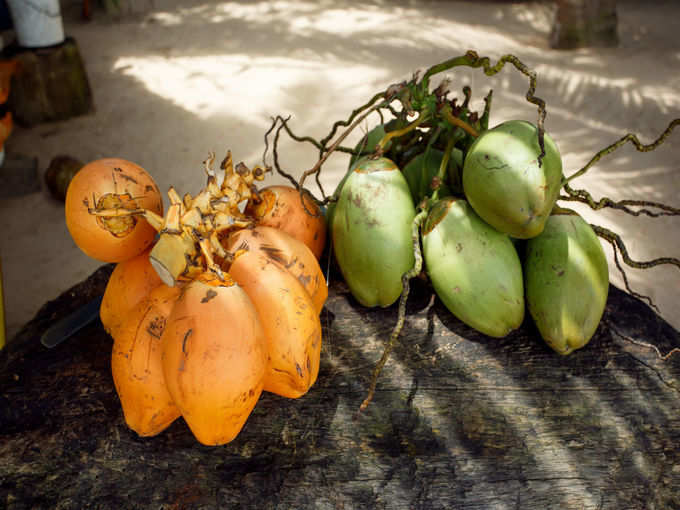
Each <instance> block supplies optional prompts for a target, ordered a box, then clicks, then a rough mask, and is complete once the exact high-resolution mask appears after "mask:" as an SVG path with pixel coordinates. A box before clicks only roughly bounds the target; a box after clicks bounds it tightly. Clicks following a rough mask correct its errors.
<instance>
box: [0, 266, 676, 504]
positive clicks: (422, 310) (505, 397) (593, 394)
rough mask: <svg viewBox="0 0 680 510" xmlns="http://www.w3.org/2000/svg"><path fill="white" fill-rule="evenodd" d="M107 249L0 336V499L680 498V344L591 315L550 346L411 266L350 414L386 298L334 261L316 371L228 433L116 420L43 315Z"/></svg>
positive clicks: (659, 331) (78, 357)
mask: <svg viewBox="0 0 680 510" xmlns="http://www.w3.org/2000/svg"><path fill="white" fill-rule="evenodd" d="M111 270H112V267H111V266H103V267H102V268H100V269H99V270H98V271H96V272H95V273H94V274H93V275H92V276H90V277H89V278H88V279H87V280H86V281H84V282H82V283H80V284H78V285H76V286H75V287H73V288H72V289H70V290H68V291H67V292H65V293H64V294H62V295H61V296H60V297H59V298H57V299H56V300H54V301H51V302H49V303H47V304H45V305H44V306H43V308H42V309H41V310H40V311H39V313H38V314H37V316H36V317H35V318H34V319H33V320H32V321H31V322H29V323H28V324H26V325H25V327H24V328H23V329H22V330H21V332H20V333H19V334H18V335H17V336H16V337H15V338H14V339H13V341H11V342H10V343H9V344H8V345H7V346H6V348H5V349H4V350H2V351H0V458H2V459H3V462H2V463H0V506H2V507H3V508H7V509H10V510H13V509H28V508H104V509H108V508H115V509H133V508H165V509H171V508H202V509H212V508H215V509H217V508H262V509H269V508H361V507H365V508H389V509H402V508H403V509H411V508H447V509H480V510H481V509H488V508H510V507H512V508H522V509H524V510H531V509H541V510H544V509H545V508H562V509H579V510H580V509H584V508H585V509H596V508H597V509H624V508H626V509H628V508H680V492H678V491H677V488H678V487H680V449H679V448H678V444H680V398H679V397H680V356H673V357H671V358H670V359H668V360H667V361H662V360H660V359H659V358H658V356H657V354H656V353H655V352H654V351H653V350H652V349H649V348H645V347H642V346H640V345H637V344H635V343H631V342H629V341H626V340H623V339H622V338H621V337H619V336H617V335H616V334H614V333H612V331H611V329H610V328H609V327H607V326H606V325H601V326H600V328H599V329H598V331H597V333H596V335H595V337H594V338H593V340H592V341H591V342H590V344H589V345H588V346H587V347H586V348H584V349H582V350H580V351H577V352H575V353H574V354H572V355H570V356H568V357H560V356H558V355H556V354H555V353H554V352H553V351H552V350H550V349H549V348H548V347H547V346H546V345H545V344H544V343H543V342H542V341H541V340H540V338H539V336H538V333H537V332H536V330H535V329H533V326H531V324H530V321H527V320H525V323H524V325H523V326H522V328H520V329H519V330H518V331H516V332H515V333H513V334H511V335H510V336H509V337H507V338H504V339H502V340H496V339H491V338H488V337H484V336H482V335H480V334H478V333H476V332H475V331H473V330H471V329H470V328H468V327H467V326H465V325H464V324H462V323H461V322H459V321H457V320H456V319H455V318H453V317H452V316H451V315H450V314H449V313H448V311H447V310H446V309H445V308H444V307H443V305H442V304H441V303H440V302H439V301H438V300H437V299H436V298H434V297H433V295H432V293H431V292H430V291H429V290H428V289H427V288H426V287H425V286H424V285H422V284H416V283H415V282H414V288H412V293H411V296H410V298H409V302H408V315H407V320H406V325H405V328H404V331H403V333H402V336H401V338H400V341H399V343H398V346H397V348H396V349H395V350H394V351H393V354H392V357H391V358H390V360H389V362H388V363H387V365H386V366H385V368H384V370H383V372H382V374H381V377H380V380H379V383H378V387H377V391H376V394H375V397H374V399H373V402H372V403H371V405H370V406H369V408H368V409H367V410H366V411H365V412H364V413H363V414H362V415H360V416H359V417H358V419H356V420H355V414H356V412H357V409H358V408H359V405H360V404H361V402H362V400H363V398H364V397H365V396H366V391H367V388H368V384H369V378H370V375H371V372H372V369H373V367H374V365H375V363H376V361H377V359H378V358H379V356H380V354H381V353H382V349H383V346H384V341H385V339H386V338H387V337H388V336H389V333H390V331H391V329H392V327H393V325H394V324H395V321H396V316H397V310H396V307H394V306H393V307H390V308H388V309H384V310H383V309H380V310H374V309H373V310H369V309H365V308H363V307H361V306H359V305H358V304H357V303H356V302H355V301H354V300H353V298H352V297H351V296H350V294H349V291H348V289H347V287H346V286H345V285H344V284H343V283H342V282H341V281H340V279H339V277H337V276H333V275H331V282H332V283H331V286H330V293H329V298H328V301H327V303H326V306H325V310H324V311H322V315H321V317H322V322H323V324H324V328H325V330H324V352H323V353H322V365H321V371H320V373H319V378H318V381H317V383H316V385H315V386H314V387H313V388H312V389H311V390H310V391H309V393H308V394H307V395H305V396H304V397H302V398H300V399H297V400H291V399H285V398H281V397H277V396H275V395H272V394H263V396H262V398H261V399H260V401H259V403H258V404H257V406H256V408H255V410H254V412H253V414H252V415H251V416H250V418H249V419H248V422H247V423H246V425H245V427H244V429H243V430H242V431H241V433H240V435H239V436H238V437H237V438H236V439H235V440H234V441H233V442H231V443H229V444H228V445H226V446H223V447H205V446H201V445H200V444H198V443H197V442H196V440H195V439H194V438H193V436H192V435H191V432H190V431H189V429H188V428H187V426H186V424H185V423H184V422H183V421H182V420H181V419H180V420H178V421H176V422H175V423H174V424H173V425H171V426H170V428H169V429H167V430H166V431H165V432H163V433H162V434H160V435H159V436H156V437H153V438H139V437H138V436H136V434H135V433H134V432H132V431H131V430H129V429H128V428H127V427H126V425H125V423H124V421H123V416H122V412H121V407H120V403H119V401H118V397H117V395H116V393H115V389H114V386H113V381H112V377H111V370H110V358H111V346H112V340H111V338H110V337H109V336H108V335H107V334H106V333H105V332H104V330H103V328H102V327H101V325H100V324H98V323H96V324H92V325H90V326H88V327H86V328H84V329H83V330H81V331H80V332H79V333H78V334H77V335H76V336H74V337H73V338H71V339H70V340H68V341H67V342H65V343H63V344H61V345H59V346H58V347H56V348H54V349H51V350H48V349H46V348H45V347H43V346H42V345H41V344H40V336H41V334H42V333H43V332H44V331H45V329H46V328H47V327H48V326H50V325H51V324H53V323H54V322H55V321H56V320H58V319H59V318H61V317H63V316H65V315H66V314H68V313H69V312H71V311H73V310H74V309H76V308H77V307H79V306H81V305H82V304H84V303H86V302H87V301H89V300H90V299H92V298H93V297H95V296H97V295H98V294H100V293H102V292H103V290H104V287H105V285H106V282H107V280H108V277H109V275H110V273H111ZM609 296H610V297H609V301H608V304H607V309H606V312H605V317H604V319H605V321H606V322H607V323H610V324H612V325H614V327H616V329H617V330H618V331H619V332H620V333H623V334H625V335H627V336H629V337H632V338H634V339H635V340H636V341H642V342H647V343H649V344H652V345H655V346H656V347H657V348H658V349H659V350H660V351H662V352H667V351H669V350H670V349H672V348H674V347H677V346H679V345H680V333H678V331H676V330H674V329H673V328H672V327H671V326H669V325H668V324H667V323H666V322H664V321H663V320H662V319H661V318H660V317H659V316H657V315H656V314H655V313H654V312H653V311H652V310H651V309H650V308H648V307H647V306H646V305H645V304H644V303H643V302H641V301H638V300H637V299H635V298H633V297H631V296H629V295H627V294H625V293H623V292H622V291H620V290H619V289H617V288H614V287H612V288H611V289H610V295H609Z"/></svg>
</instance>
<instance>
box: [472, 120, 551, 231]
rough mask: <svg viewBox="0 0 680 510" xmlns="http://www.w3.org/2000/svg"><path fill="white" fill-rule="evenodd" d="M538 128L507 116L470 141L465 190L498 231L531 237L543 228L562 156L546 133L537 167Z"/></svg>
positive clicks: (479, 212)
mask: <svg viewBox="0 0 680 510" xmlns="http://www.w3.org/2000/svg"><path fill="white" fill-rule="evenodd" d="M537 133H538V130H537V129H536V126H534V125H533V124H531V123H530V122H526V121H523V120H511V121H508V122H504V123H502V124H500V125H498V126H496V127H494V128H493V129H490V130H488V131H484V132H483V133H482V134H481V135H479V137H478V138H477V140H475V142H474V143H473V144H472V146H471V147H470V150H469V151H468V153H467V155H466V157H465V164H464V167H463V189H464V191H465V196H466V198H467V199H468V200H469V202H470V205H472V207H473V208H474V210H475V211H476V212H477V214H479V215H480V216H481V217H482V218H483V219H484V221H486V222H487V223H488V224H490V225H491V226H493V227H494V228H496V229H497V230H499V231H501V232H505V233H506V234H509V235H511V236H513V237H517V238H520V239H530V238H532V237H535V236H537V235H538V234H540V233H541V232H542V231H543V226H544V225H545V222H546V221H547V219H548V216H549V215H550V211H552V208H553V206H554V205H555V201H556V200H557V196H558V194H559V190H560V187H561V181H562V159H561V157H560V153H559V151H558V149H557V146H556V145H555V142H553V140H552V138H550V136H548V135H547V134H545V137H544V146H545V156H544V157H543V160H542V164H541V166H540V167H539V166H538V156H539V154H540V148H539V145H538V135H537Z"/></svg>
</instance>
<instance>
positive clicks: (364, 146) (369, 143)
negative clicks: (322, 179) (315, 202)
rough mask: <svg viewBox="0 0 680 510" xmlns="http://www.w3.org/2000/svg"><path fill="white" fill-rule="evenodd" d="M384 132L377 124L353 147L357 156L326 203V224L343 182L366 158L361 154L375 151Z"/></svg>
mask: <svg viewBox="0 0 680 510" xmlns="http://www.w3.org/2000/svg"><path fill="white" fill-rule="evenodd" d="M385 134H386V131H385V125H384V124H378V125H377V126H375V127H374V128H373V129H371V130H370V131H369V132H368V133H366V134H365V135H364V136H363V137H362V138H361V140H360V141H359V143H357V145H356V147H354V151H355V152H356V153H357V154H354V155H352V157H351V158H350V160H349V167H348V170H347V172H346V173H345V175H344V176H343V177H342V179H341V180H340V182H339V183H338V185H337V186H336V188H335V191H334V192H333V200H331V201H330V202H329V203H328V206H327V207H326V211H325V214H326V224H328V225H330V224H331V223H332V222H333V214H334V213H335V204H336V203H337V199H338V198H339V197H340V192H341V191H342V187H343V186H344V185H345V181H346V180H347V178H348V177H349V176H350V174H351V173H352V171H353V170H354V169H355V168H356V167H357V165H358V164H359V163H360V162H361V161H362V160H363V159H365V158H366V157H367V156H361V155H360V153H361V152H372V151H375V149H377V147H378V143H380V140H382V139H383V137H384V136H385ZM390 145H391V142H387V147H386V148H389V147H390Z"/></svg>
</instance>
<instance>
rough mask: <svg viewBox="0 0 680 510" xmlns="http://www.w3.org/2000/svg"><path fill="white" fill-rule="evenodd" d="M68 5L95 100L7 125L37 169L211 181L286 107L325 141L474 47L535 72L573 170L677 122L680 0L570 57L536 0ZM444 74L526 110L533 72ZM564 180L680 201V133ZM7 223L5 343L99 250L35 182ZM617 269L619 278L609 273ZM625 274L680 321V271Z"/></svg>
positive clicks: (653, 224)
mask: <svg viewBox="0 0 680 510" xmlns="http://www.w3.org/2000/svg"><path fill="white" fill-rule="evenodd" d="M62 6H63V7H62V11H63V15H64V24H65V30H66V33H67V34H69V35H71V36H73V37H75V39H76V41H77V42H78V44H79V48H80V51H81V53H82V56H83V58H84V60H85V62H86V67H87V72H88V75H89V79H90V82H91V86H92V89H93V91H94V96H95V103H96V113H95V114H92V115H88V116H83V117H79V118H74V119H71V120H68V121H66V122H59V123H51V124H45V125H40V126H38V127H35V128H32V129H16V130H15V132H14V133H13V134H12V136H11V138H10V139H9V141H8V144H7V148H8V150H11V151H15V152H19V153H22V154H26V155H30V156H38V157H39V160H40V168H41V171H44V169H45V168H46V167H47V165H48V164H49V161H50V160H51V159H52V157H54V156H56V155H58V154H70V155H72V156H74V157H77V158H79V159H81V160H82V161H89V160H92V159H96V158H100V157H105V156H117V157H123V158H127V159H130V160H132V161H135V162H137V163H139V164H141V165H142V166H143V167H145V168H146V169H147V170H149V171H150V172H151V173H152V175H153V176H154V178H155V179H156V181H157V182H158V184H159V186H160V187H161V189H163V190H166V189H167V188H168V187H169V186H170V185H171V184H172V185H174V186H175V188H176V189H178V190H179V191H180V192H185V191H189V192H192V193H193V192H196V191H197V190H198V189H199V188H200V187H201V186H202V184H203V182H204V177H203V174H202V170H201V161H202V160H203V159H204V158H205V157H206V155H207V154H208V152H209V151H216V152H217V153H218V154H219V155H221V154H223V153H224V151H226V149H228V148H229V149H231V150H232V151H233V154H234V158H235V160H236V161H239V160H243V161H244V162H246V163H247V164H250V165H252V164H256V163H258V162H260V161H261V157H262V152H263V147H264V145H263V136H264V133H265V131H266V130H267V129H268V127H269V126H270V122H271V116H274V115H278V114H280V115H284V116H287V115H290V116H291V127H292V128H293V129H294V130H295V131H296V132H297V133H299V134H305V135H311V136H314V137H317V138H320V137H322V136H324V135H325V134H326V133H327V132H328V131H329V129H330V127H331V125H332V123H333V122H334V121H335V120H338V119H341V118H345V117H347V115H348V114H349V113H350V112H351V111H352V109H354V108H355V107H357V106H359V105H361V104H363V103H364V102H366V100H367V99H368V98H370V97H371V96H372V95H373V94H374V93H376V92H378V91H380V90H384V89H385V88H386V87H387V86H388V85H389V84H391V83H394V82H396V81H400V80H402V79H404V78H408V77H410V76H411V74H412V73H413V71H415V70H417V69H422V68H425V67H428V66H429V65H432V64H434V63H436V62H439V61H442V60H445V59H447V58H449V57H452V56H456V55H460V54H463V53H464V52H465V51H466V50H467V49H475V50H477V51H478V52H479V53H480V54H486V55H489V56H490V57H494V58H497V57H499V56H500V55H502V54H505V53H513V54H515V55H517V56H519V57H520V58H521V59H522V60H523V61H524V62H525V63H526V64H527V65H528V66H530V67H531V68H533V69H535V70H536V71H537V73H538V88H537V91H536V94H537V95H538V96H540V97H542V98H544V99H545V100H546V101H547V104H548V117H547V121H546V127H547V129H548V131H549V132H550V133H551V135H552V136H553V138H554V139H555V140H556V141H557V143H558V145H559V147H560V150H561V152H562V155H563V159H564V165H565V173H566V174H570V173H572V172H573V171H575V170H577V169H578V168H580V167H581V166H582V165H584V164H585V163H586V162H587V161H588V160H589V159H590V157H591V156H592V155H593V154H594V153H595V152H597V151H598V150H599V149H601V148H603V147H605V146H607V145H608V144H610V143H612V142H614V141H615V140H617V139H619V138H620V137H621V136H622V135H624V134H625V133H627V132H634V133H637V134H639V136H640V137H641V139H642V140H643V141H644V142H649V141H651V140H652V139H654V138H655V137H656V136H657V135H658V134H659V133H661V131H663V129H664V128H665V127H666V125H667V124H668V123H669V121H670V120H671V119H673V118H676V117H680V35H679V34H680V3H678V2H677V1H673V0H669V1H657V2H637V1H632V0H620V1H619V18H620V36H621V45H620V47H619V48H616V49H607V50H592V49H584V50H578V51H566V52H563V51H559V52H558V51H553V50H551V49H549V47H548V44H547V34H548V32H549V27H550V23H551V11H550V9H549V7H547V6H546V5H544V4H532V3H493V2H455V1H424V0H412V1H405V0H390V1H386V0H385V1H381V2H376V1H367V0H364V1H363V2H355V1H350V0H333V1H326V0H321V1H316V0H283V1H245V0H242V1H232V2H197V1H193V0H192V1H185V0H184V1H180V0H152V1H150V2H149V3H144V2H136V3H135V7H134V8H129V7H128V8H125V9H124V13H123V15H122V16H119V17H117V18H112V17H110V16H107V15H106V14H105V13H103V12H99V11H97V12H95V16H94V19H93V21H91V22H83V21H82V20H80V18H79V16H78V13H79V8H80V3H79V2H77V1H75V0H70V1H65V2H63V3H62ZM448 77H449V78H451V79H452V80H453V88H454V90H460V87H462V86H463V85H464V84H469V85H471V87H472V89H473V94H474V97H475V98H477V100H481V98H482V97H483V95H485V94H486V92H487V90H488V89H489V88H493V89H494V109H493V116H492V123H496V122H500V121H502V120H505V119H508V118H527V119H530V120H532V119H535V116H536V111H535V108H534V107H533V106H532V105H530V104H528V103H527V102H526V101H525V100H524V94H525V92H526V89H527V81H526V79H525V77H523V76H522V75H520V74H519V73H517V72H515V71H514V70H512V69H510V68H509V67H508V68H506V69H504V70H503V71H502V72H501V73H500V74H499V75H497V76H496V77H494V78H487V77H485V76H484V75H483V74H482V73H481V72H480V71H478V70H469V69H462V70H460V68H459V70H456V71H455V73H449V74H448ZM371 122H373V123H375V122H377V120H376V119H373V120H372V121H371ZM371 122H369V123H367V125H366V126H363V128H364V129H366V128H368V127H370V125H371ZM359 135H360V133H356V134H355V135H352V137H350V139H349V140H350V142H348V143H351V142H352V141H354V140H356V139H357V137H358V136H359ZM280 151H281V162H282V165H283V166H284V168H285V169H287V170H289V171H290V172H292V173H293V174H295V175H300V174H301V173H302V172H303V171H304V170H306V169H308V168H310V167H311V166H312V165H313V163H314V161H315V156H316V151H315V150H314V149H312V148H311V146H309V145H301V144H294V143H283V144H282V146H281V149H280ZM346 165H347V157H346V156H343V155H338V156H337V157H335V156H334V157H332V158H330V160H329V161H328V163H327V164H326V165H325V166H324V168H323V172H322V183H323V184H324V186H325V189H326V191H332V189H333V187H334V185H335V184H336V183H337V182H338V180H339V179H340V176H341V175H342V173H343V171H344V169H345V168H346ZM279 181H281V179H277V178H273V179H272V180H271V181H270V182H279ZM574 185H576V186H577V187H586V188H588V189H589V190H590V191H591V192H592V193H593V195H594V196H596V197H600V196H602V195H606V196H609V197H611V198H615V199H623V198H637V199H643V198H644V199H648V200H655V201H662V202H665V203H669V204H672V205H674V206H675V207H680V197H679V196H678V191H679V190H680V130H679V131H677V132H675V133H674V134H673V136H672V137H671V139H669V141H668V143H667V144H665V145H664V146H662V147H661V148H660V149H658V150H656V151H654V152H652V153H647V154H642V153H638V152H636V151H635V150H634V149H633V148H632V147H630V146H627V147H626V148H624V149H621V150H620V151H618V152H616V153H615V154H614V155H612V156H610V157H608V158H606V159H604V160H603V161H602V162H601V163H600V164H598V165H597V166H596V167H594V168H593V169H592V170H591V171H590V172H589V173H588V174H586V175H585V176H584V177H582V178H580V179H579V180H577V181H575V182H574ZM313 191H314V192H315V193H317V194H318V193H319V191H318V190H316V189H315V190H313ZM166 205H167V202H166ZM585 213H586V215H587V217H588V219H589V220H591V221H592V222H596V223H598V224H601V225H603V226H607V227H609V228H612V229H614V230H616V231H617V232H619V233H621V234H622V235H623V237H624V239H625V240H626V242H627V245H628V248H629V251H630V254H631V256H632V257H634V258H637V259H649V258H654V257H660V256H666V255H670V256H676V257H677V256H679V255H680V236H679V235H678V234H679V233H680V218H671V217H666V218H659V219H648V218H643V217H636V218H634V217H629V216H627V215H625V214H623V213H620V212H615V211H608V212H603V211H600V212H597V213H593V212H589V211H585ZM0 229H1V230H2V232H3V234H2V237H1V239H0V242H1V245H0V257H1V260H2V267H3V273H4V290H5V299H6V320H7V332H8V336H9V337H10V338H11V336H12V335H13V334H15V333H16V332H17V330H18V329H19V328H20V327H21V326H22V325H23V324H24V323H25V322H26V321H28V320H29V319H30V318H31V317H32V316H33V315H34V314H35V312H36V311H37V310H38V308H39V307H40V306H41V305H42V304H43V303H45V302H46V301H47V300H49V299H52V298H54V297H56V296H57V295H58V294H60V293H61V292H63V291H64V290H65V289H68V288H69V287H70V286H72V285H73V284H75V283H76V282H78V281H80V280H81V279H83V278H85V277H86V276H87V275H89V274H90V273H91V272H92V271H93V270H94V269H95V268H96V267H98V266H99V265H100V263H99V262H97V261H94V260H91V259H89V258H88V257H87V256H85V255H84V254H82V253H81V252H80V251H79V250H78V248H77V247H76V246H75V245H74V244H73V242H72V241H71V239H70V237H69V234H68V232H67V230H66V227H65V224H64V217H63V207H62V204H61V203H60V202H58V201H56V200H54V199H52V198H51V197H50V196H49V194H48V192H47V191H46V190H45V189H44V186H43V190H42V191H41V192H39V193H34V194H32V195H28V196H23V197H17V198H11V199H4V200H2V202H1V203H0ZM607 251H608V253H610V254H611V251H610V250H609V249H608V247H607ZM610 261H611V258H610ZM610 267H612V268H613V267H614V266H613V265H610ZM611 274H612V280H613V281H614V282H615V283H617V284H619V285H620V284H621V277H620V276H619V275H618V273H617V271H616V270H615V269H612V270H611ZM629 279H630V283H631V285H632V286H633V288H634V289H635V290H636V291H638V292H641V293H644V294H647V295H649V296H651V297H652V298H653V299H654V301H655V302H656V303H657V304H658V306H659V309H660V312H661V314H662V316H663V317H664V318H666V319H667V320H668V321H669V322H671V323H672V324H673V325H674V326H675V327H676V328H680V302H679V301H680V300H679V299H678V297H680V293H679V292H678V290H679V289H680V271H679V270H678V268H674V267H670V266H666V267H665V268H657V269H653V270H648V271H644V272H643V271H631V272H630V273H629Z"/></svg>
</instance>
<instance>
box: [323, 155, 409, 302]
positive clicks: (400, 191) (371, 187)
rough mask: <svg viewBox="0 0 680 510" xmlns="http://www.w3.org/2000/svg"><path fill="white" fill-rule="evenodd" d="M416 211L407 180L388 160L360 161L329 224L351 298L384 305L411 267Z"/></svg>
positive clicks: (394, 295) (398, 291) (397, 293)
mask: <svg viewBox="0 0 680 510" xmlns="http://www.w3.org/2000/svg"><path fill="white" fill-rule="evenodd" d="M415 214H416V211H415V207H414V205H413V200H412V198H411V192H410V191H409V188H408V184H407V183H406V179H404V176H403V175H402V173H401V172H400V171H399V168H397V166H396V165H395V164H394V163H393V162H392V161H390V160H389V159H387V158H379V159H375V160H373V159H365V160H362V161H361V162H360V163H359V164H358V165H357V166H356V168H355V169H354V170H353V171H352V173H350V174H349V177H348V178H347V180H346V181H345V184H344V185H343V187H342V191H341V192H340V198H339V199H338V202H337V204H336V206H335V211H334V213H333V216H332V223H331V225H330V230H331V236H332V241H333V250H334V254H335V258H336V260H337V262H338V265H339V266H340V270H341V272H342V275H343V277H344V279H345V282H346V283H347V285H348V286H349V289H350V291H351V292H352V295H353V296H354V297H355V298H356V300H357V301H359V303H361V304H362V305H364V306H367V307H374V306H382V307H385V306H389V305H391V304H392V303H394V302H395V301H396V300H397V299H398V298H399V296H400V294H401V291H402V283H401V277H402V275H403V274H404V273H405V272H406V271H408V270H409V269H411V267H413V263H414V255H413V242H412V237H411V223H412V222H413V218H414V217H415Z"/></svg>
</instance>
